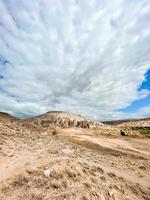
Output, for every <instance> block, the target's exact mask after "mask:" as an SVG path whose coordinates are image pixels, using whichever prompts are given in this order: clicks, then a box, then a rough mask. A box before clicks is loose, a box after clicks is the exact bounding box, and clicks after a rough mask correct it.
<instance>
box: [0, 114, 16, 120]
mask: <svg viewBox="0 0 150 200" xmlns="http://www.w3.org/2000/svg"><path fill="white" fill-rule="evenodd" d="M11 120H17V118H16V117H14V116H12V115H10V114H8V113H5V112H0V121H1V122H2V121H3V122H4V121H5V122H6V121H11Z"/></svg>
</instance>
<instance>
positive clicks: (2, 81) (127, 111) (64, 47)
mask: <svg viewBox="0 0 150 200" xmlns="http://www.w3.org/2000/svg"><path fill="white" fill-rule="evenodd" d="M149 69H150V1H149V0H132V1H131V0H113V1H112V0H90V1H87V0H32V1H28V0H0V111H3V112H8V113H10V114H13V115H16V116H18V117H22V118H23V117H30V116H34V115H38V114H41V113H44V112H47V111H49V110H64V111H70V112H73V113H77V114H81V115H85V116H87V117H90V118H96V119H99V120H110V119H122V118H131V117H133V118H138V117H148V116H150V70H149Z"/></svg>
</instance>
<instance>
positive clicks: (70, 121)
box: [29, 111, 91, 128]
mask: <svg viewBox="0 0 150 200" xmlns="http://www.w3.org/2000/svg"><path fill="white" fill-rule="evenodd" d="M29 121H30V122H31V121H32V122H33V123H34V124H35V125H36V126H39V125H40V126H41V127H43V128H48V127H49V126H50V125H52V124H53V125H56V126H57V127H60V128H69V127H78V128H90V123H91V122H90V120H86V119H85V118H84V117H81V116H79V115H74V114H71V113H67V112H56V111H55V112H48V113H46V114H44V115H41V116H38V117H36V118H33V119H30V120H29Z"/></svg>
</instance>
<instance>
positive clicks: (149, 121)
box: [103, 118, 150, 127]
mask: <svg viewBox="0 0 150 200" xmlns="http://www.w3.org/2000/svg"><path fill="white" fill-rule="evenodd" d="M103 123H104V124H107V125H117V126H139V127H149V126H150V118H144V119H127V120H114V121H103Z"/></svg>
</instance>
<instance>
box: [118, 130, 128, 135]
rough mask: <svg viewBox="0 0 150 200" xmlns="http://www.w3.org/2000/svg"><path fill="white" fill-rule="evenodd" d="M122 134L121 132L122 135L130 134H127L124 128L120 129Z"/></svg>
mask: <svg viewBox="0 0 150 200" xmlns="http://www.w3.org/2000/svg"><path fill="white" fill-rule="evenodd" d="M120 134H121V135H122V136H127V135H128V134H127V133H126V132H125V131H123V130H121V131H120Z"/></svg>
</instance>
